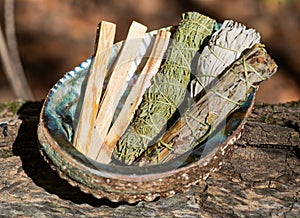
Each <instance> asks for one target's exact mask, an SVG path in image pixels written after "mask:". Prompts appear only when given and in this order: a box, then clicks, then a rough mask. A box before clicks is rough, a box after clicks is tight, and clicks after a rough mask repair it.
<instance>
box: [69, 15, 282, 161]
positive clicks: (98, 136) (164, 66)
mask: <svg viewBox="0 0 300 218" xmlns="http://www.w3.org/2000/svg"><path fill="white" fill-rule="evenodd" d="M171 29H172V30H171ZM146 30H147V27H146V26H144V25H142V24H140V23H138V22H135V21H133V22H132V24H131V26H130V28H129V31H128V35H127V38H126V39H125V41H124V42H123V44H122V48H121V49H120V51H119V53H118V56H117V58H116V59H115V60H114V63H113V64H112V65H111V66H112V67H108V66H109V64H108V62H109V60H110V56H111V52H112V47H113V43H114V36H115V32H116V25H115V24H113V23H110V22H105V21H102V22H101V23H100V24H99V26H98V34H97V40H96V45H97V46H96V50H95V54H94V56H93V59H92V63H91V66H90V69H89V73H88V74H87V79H86V81H87V82H86V89H85V90H84V98H83V102H82V104H80V106H81V109H80V116H79V117H78V119H79V120H78V125H77V126H76V128H75V132H74V135H73V145H74V146H75V147H76V149H78V150H79V151H80V152H82V153H83V154H85V155H86V156H88V157H89V158H91V159H93V160H96V161H99V162H101V163H106V164H108V163H110V162H111V160H112V159H115V160H118V161H119V162H122V163H125V164H134V163H137V164H139V165H144V164H153V163H155V164H157V163H161V162H164V161H168V160H170V158H174V157H176V156H178V155H180V154H182V153H184V152H186V151H188V150H189V149H192V148H193V147H194V146H195V145H196V144H197V143H199V142H200V141H201V140H204V139H205V138H207V136H208V135H209V134H211V132H212V131H213V130H214V128H215V127H216V126H217V125H218V124H219V123H220V122H222V121H223V120H224V119H226V116H228V114H229V113H230V112H232V111H233V110H235V109H236V108H238V107H239V106H240V105H241V104H242V103H243V101H245V100H246V99H247V96H248V95H249V93H250V92H251V90H253V89H255V88H257V85H258V84H259V83H260V82H261V81H263V80H265V79H267V78H269V77H270V76H271V75H273V74H274V73H275V71H276V68H277V66H276V64H275V63H274V61H273V60H272V59H271V58H270V57H269V56H268V54H267V53H266V51H265V49H264V46H263V45H262V44H260V36H259V34H258V33H257V32H256V31H255V30H254V29H247V28H246V27H245V26H244V25H242V24H239V23H237V22H234V21H224V22H223V23H222V24H218V23H217V22H216V21H215V20H214V19H211V18H209V17H207V16H204V15H201V14H199V13H197V12H187V13H184V14H183V15H182V20H181V21H180V23H179V24H178V25H177V26H176V27H174V28H169V29H161V30H159V31H157V34H156V35H155V39H154V40H153V43H150V45H149V46H148V49H150V55H148V56H147V57H138V50H139V48H140V47H141V46H143V39H144V36H145V33H146ZM138 58H139V59H143V60H144V61H140V62H139V65H141V66H142V69H141V70H140V72H138V73H136V74H135V77H134V76H132V78H133V77H134V78H135V79H134V80H133V81H134V82H133V83H134V84H133V85H130V86H129V85H128V79H127V78H128V76H129V74H132V72H131V71H132V64H133V63H134V62H135V61H136V59H138ZM133 74H134V72H133ZM121 100H122V101H123V103H122V107H121V109H118V107H119V102H120V101H121Z"/></svg>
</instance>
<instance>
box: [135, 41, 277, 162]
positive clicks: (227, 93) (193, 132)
mask: <svg viewBox="0 0 300 218" xmlns="http://www.w3.org/2000/svg"><path fill="white" fill-rule="evenodd" d="M276 69H277V65H276V64H275V62H274V61H273V60H272V59H271V57H270V56H269V55H268V54H267V52H266V50H265V49H264V46H263V45H262V44H257V45H255V46H253V47H252V48H251V49H250V50H249V51H248V52H247V53H246V54H245V55H244V56H242V57H241V58H240V59H239V60H237V61H235V62H234V64H233V65H232V66H231V67H230V69H229V70H227V71H226V72H225V73H223V75H222V76H221V77H220V79H219V80H217V81H215V83H214V84H213V85H212V86H211V88H210V89H209V90H207V92H206V94H205V95H204V96H203V97H202V98H201V99H200V100H199V101H197V102H196V103H195V104H194V105H193V106H192V107H190V108H189V110H187V111H186V113H185V114H184V116H182V117H181V118H180V119H179V120H178V121H177V122H176V123H175V124H174V125H173V126H172V127H171V128H170V129H169V130H168V131H167V132H166V134H165V135H164V136H163V138H162V139H161V141H160V143H158V144H157V145H155V146H153V147H152V149H151V150H149V151H148V152H145V155H144V157H143V158H142V161H141V163H140V165H143V164H148V163H149V162H150V163H157V162H165V161H168V160H170V159H171V158H174V157H176V156H178V155H180V154H182V153H184V152H187V151H189V150H190V149H192V148H194V147H195V146H196V145H198V144H199V143H200V142H201V141H203V140H205V139H206V138H207V137H209V135H210V133H211V132H212V131H213V130H214V129H215V127H216V126H217V125H218V124H220V123H221V122H223V121H224V120H225V118H226V117H227V115H228V113H230V112H231V111H233V110H235V109H236V108H238V107H239V106H240V105H241V104H242V103H243V102H244V101H245V100H246V99H247V96H248V95H249V93H250V91H251V90H252V88H257V85H258V84H259V83H260V82H262V81H263V80H265V79H267V78H269V77H271V76H272V75H273V74H274V73H275V72H276ZM210 104H212V105H213V107H210V106H209V105H210ZM161 143H164V144H168V146H169V147H171V148H172V151H171V150H170V149H166V148H165V147H164V146H161Z"/></svg>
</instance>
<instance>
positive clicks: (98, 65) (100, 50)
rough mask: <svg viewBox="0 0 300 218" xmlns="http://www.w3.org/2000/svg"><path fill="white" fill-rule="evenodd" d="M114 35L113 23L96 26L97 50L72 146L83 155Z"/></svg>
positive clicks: (96, 109)
mask: <svg viewBox="0 0 300 218" xmlns="http://www.w3.org/2000/svg"><path fill="white" fill-rule="evenodd" d="M115 33H116V25H115V24H113V23H109V22H105V21H102V22H101V23H100V24H99V26H98V34H97V35H98V39H96V45H97V49H96V52H95V57H94V61H93V63H92V65H91V69H90V73H89V76H88V81H87V85H86V90H85V95H84V100H83V104H82V109H81V112H80V116H79V122H78V126H77V128H76V131H75V134H74V141H73V144H74V146H75V147H76V148H77V149H78V150H79V151H80V152H82V153H84V154H87V153H88V149H89V144H90V140H91V136H92V131H93V128H94V124H95V120H96V116H97V112H98V109H99V108H98V106H99V101H100V97H101V92H102V86H103V81H104V78H105V76H106V73H107V71H108V69H107V63H108V60H109V57H110V54H111V48H112V45H113V42H114V38H115Z"/></svg>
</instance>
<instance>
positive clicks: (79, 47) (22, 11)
mask: <svg viewBox="0 0 300 218" xmlns="http://www.w3.org/2000/svg"><path fill="white" fill-rule="evenodd" d="M186 11H198V12H200V13H202V14H205V15H207V16H210V17H213V18H215V19H217V21H219V22H222V21H223V20H224V19H232V20H235V21H238V22H241V23H244V24H245V25H246V26H247V27H252V28H255V29H257V30H258V31H259V32H260V34H261V36H262V42H263V43H264V44H266V46H267V50H268V52H269V54H271V56H272V57H273V59H275V61H276V62H277V64H278V65H279V70H278V72H277V74H276V75H275V76H274V77H272V78H271V79H270V80H268V81H266V82H264V83H263V85H262V86H261V87H260V90H259V94H258V97H257V101H258V102H265V103H278V102H287V101H293V100H298V99H300V58H299V57H300V43H299V39H300V28H299V27H300V1H299V0H224V1H220V0H185V1H184V0H122V1H121V0H109V1H107V0H88V1H84V0H15V28H16V36H17V42H18V46H19V52H20V57H21V60H22V64H23V68H24V71H25V74H26V77H27V79H28V82H29V85H30V87H31V89H32V91H33V94H34V98H35V99H36V100H40V99H44V98H45V97H46V95H47V93H48V91H49V89H50V88H51V87H52V86H53V85H54V84H55V82H56V81H57V80H58V79H59V78H60V77H62V76H63V75H64V73H65V72H67V71H69V70H70V69H72V68H73V67H75V66H77V65H78V64H79V63H81V62H82V61H83V60H85V59H86V58H88V57H89V56H90V55H91V54H92V53H93V50H94V41H95V33H96V27H97V24H98V22H99V21H101V20H106V21H111V22H114V23H116V24H117V35H116V41H120V40H123V39H124V38H125V37H126V34H127V30H128V27H129V25H130V23H131V22H132V20H136V21H138V22H141V23H143V24H144V25H146V26H148V30H149V31H150V30H154V29H158V28H161V27H165V26H170V25H176V24H177V23H178V22H179V21H180V17H181V14H182V13H183V12H186ZM4 15H5V14H4V0H0V23H1V26H2V27H4V23H5V22H4ZM13 99H15V96H14V94H13V91H12V89H11V87H10V86H9V83H8V80H7V77H6V76H5V74H4V70H3V65H2V64H1V65H0V102H4V101H9V100H13Z"/></svg>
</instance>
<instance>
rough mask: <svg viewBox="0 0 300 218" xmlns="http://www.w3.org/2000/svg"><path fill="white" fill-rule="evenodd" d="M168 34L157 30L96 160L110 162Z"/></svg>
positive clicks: (161, 58) (163, 49)
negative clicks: (152, 43)
mask: <svg viewBox="0 0 300 218" xmlns="http://www.w3.org/2000/svg"><path fill="white" fill-rule="evenodd" d="M170 35H171V33H170V32H168V31H165V30H160V31H159V32H158V34H157V36H156V39H155V42H154V45H153V48H152V51H151V54H150V56H149V58H148V60H147V62H146V64H145V66H144V68H143V70H142V72H141V74H140V75H139V78H138V79H137V81H136V83H135V85H134V86H133V87H132V89H131V91H130V93H129V95H128V97H127V99H126V101H125V104H124V106H123V108H122V110H121V112H120V113H119V115H118V118H117V119H116V121H115V122H114V124H113V126H112V127H111V128H110V130H109V132H108V134H107V136H106V137H105V140H104V145H105V146H102V149H101V151H100V153H99V155H98V157H97V160H98V161H101V162H102V163H109V162H110V160H111V155H112V152H113V150H114V148H115V145H116V143H117V141H118V140H119V139H120V137H121V135H122V134H123V133H124V131H125V130H126V128H127V127H128V125H129V123H130V120H131V119H132V117H133V115H134V111H135V110H136V108H137V107H138V105H139V103H140V102H141V100H142V96H143V94H144V93H145V91H146V89H147V88H148V87H149V86H150V85H151V81H150V80H151V78H152V77H153V76H154V75H155V74H156V72H157V71H158V69H159V67H160V65H161V62H162V60H163V57H164V53H165V51H166V49H167V47H168V43H169V39H170Z"/></svg>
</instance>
